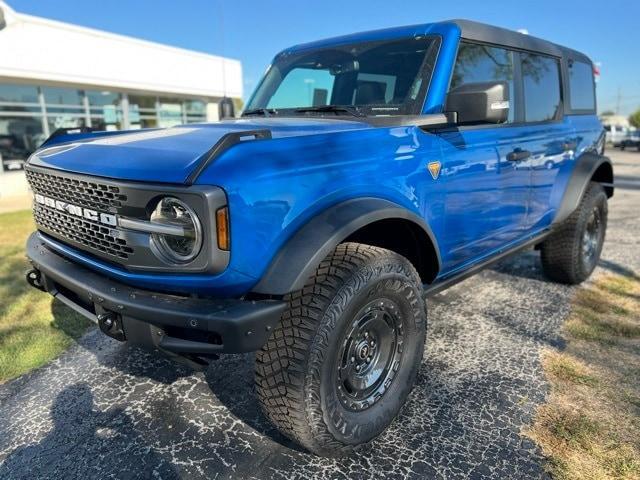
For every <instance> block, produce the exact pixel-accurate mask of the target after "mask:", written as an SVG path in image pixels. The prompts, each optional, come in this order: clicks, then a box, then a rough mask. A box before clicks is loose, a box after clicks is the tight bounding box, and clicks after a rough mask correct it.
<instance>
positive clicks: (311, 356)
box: [255, 243, 426, 456]
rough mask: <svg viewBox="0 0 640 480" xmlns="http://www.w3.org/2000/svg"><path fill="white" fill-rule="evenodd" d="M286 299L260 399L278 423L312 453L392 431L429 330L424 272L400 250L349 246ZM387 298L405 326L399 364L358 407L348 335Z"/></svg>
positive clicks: (264, 363)
mask: <svg viewBox="0 0 640 480" xmlns="http://www.w3.org/2000/svg"><path fill="white" fill-rule="evenodd" d="M378 299H380V302H378ZM374 300H375V302H374ZM286 301H287V302H288V303H289V306H288V309H287V310H286V311H285V313H284V314H283V316H282V318H281V320H280V323H279V325H278V326H277V327H276V328H275V329H274V331H273V333H272V335H271V337H270V338H269V340H268V341H267V343H266V344H265V345H264V347H263V348H262V349H261V350H259V351H258V352H257V354H256V363H255V380H256V391H257V395H258V399H259V401H260V404H261V406H262V409H263V411H264V413H265V414H266V416H267V417H268V418H269V419H270V420H271V422H273V424H274V425H276V427H277V428H278V429H279V430H280V431H281V432H282V433H283V434H284V435H285V436H287V437H289V438H290V439H292V440H293V441H295V442H297V443H299V444H300V445H302V446H303V447H304V448H306V449H307V450H309V451H311V452H313V453H315V454H318V455H324V456H339V455H343V454H346V453H348V452H349V451H350V450H352V449H354V448H355V447H357V446H359V445H363V444H366V443H368V442H370V441H371V440H373V439H374V438H375V437H377V436H378V435H379V434H380V433H382V432H383V431H384V430H385V429H386V428H387V426H388V425H389V424H390V423H391V422H392V420H393V419H394V417H395V416H396V415H397V414H398V412H399V410H400V408H401V407H402V405H403V404H404V402H405V400H406V398H407V396H408V394H409V392H410V391H411V388H412V387H413V384H414V383H415V379H416V376H417V372H418V368H419V366H420V363H421V359H422V352H423V350H424V340H425V331H426V307H425V302H424V298H423V291H422V284H421V281H420V277H419V276H418V274H417V272H416V271H415V269H414V268H413V266H412V265H411V263H410V262H409V261H408V260H407V259H406V258H404V257H402V256H401V255H398V254H396V253H394V252H391V251H389V250H385V249H382V248H377V247H372V246H369V245H363V244H358V243H344V244H341V245H338V247H336V249H335V250H334V251H333V252H332V253H331V254H329V255H328V256H327V257H326V258H325V259H324V260H323V261H322V262H321V263H320V265H319V266H318V268H317V270H316V272H315V274H314V275H313V276H312V277H311V278H310V279H309V280H308V281H307V282H306V285H305V286H304V288H303V289H302V290H299V291H296V292H293V293H291V294H289V295H287V296H286ZM383 302H386V303H385V305H391V306H392V307H393V308H392V310H393V311H395V312H397V313H398V315H397V316H396V317H394V318H397V323H396V324H395V325H401V326H399V327H396V328H398V329H399V330H403V332H402V336H401V338H402V341H401V342H396V343H395V344H394V345H396V347H394V348H395V349H391V350H393V351H394V352H398V351H400V356H399V357H394V358H393V361H392V362H390V364H393V365H396V364H397V368H396V369H394V370H395V371H394V373H393V375H394V376H393V378H392V379H391V380H390V384H389V385H388V386H386V387H385V388H386V389H385V390H384V392H383V393H381V394H379V393H377V394H376V395H381V396H378V397H377V398H376V400H374V401H373V402H372V403H371V404H370V405H369V406H368V407H366V408H364V409H361V406H359V407H358V408H357V409H356V410H353V409H351V408H349V406H350V407H353V404H350V403H349V401H347V400H345V392H344V389H343V388H342V387H340V383H339V381H340V380H339V377H340V375H341V373H340V372H341V371H342V370H340V369H339V367H337V366H336V363H338V364H339V363H340V362H341V361H342V360H341V359H342V358H343V357H344V356H345V355H344V354H343V353H341V351H342V350H343V349H345V348H346V347H345V345H347V344H349V345H351V343H352V342H351V340H346V339H347V338H351V337H349V332H351V331H352V330H350V329H352V328H353V324H354V323H357V320H354V319H356V318H357V317H358V315H360V313H362V312H363V309H366V310H365V311H364V312H365V314H367V312H369V311H370V310H371V308H372V307H370V305H372V303H373V304H374V307H373V308H383V307H382V303H383ZM378 304H379V305H380V307H376V305H378ZM384 308H387V307H386V306H385V307H384ZM390 308H391V307H390ZM376 315H377V313H376ZM382 316H384V314H382ZM348 342H349V343H348ZM365 343H366V342H365ZM380 343H381V344H382V342H380ZM400 343H401V345H400V347H399V348H398V347H397V345H398V344H400ZM380 351H382V348H380ZM396 354H397V353H396ZM378 357H381V355H378ZM349 358H350V359H353V358H354V357H350V356H349ZM349 361H350V360H349ZM365 367H367V365H365ZM383 383H384V384H386V383H387V382H386V381H385V382H383ZM345 405H347V406H345Z"/></svg>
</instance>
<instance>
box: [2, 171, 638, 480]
mask: <svg viewBox="0 0 640 480" xmlns="http://www.w3.org/2000/svg"><path fill="white" fill-rule="evenodd" d="M634 169H635V170H634ZM628 170H633V171H632V172H631V173H637V172H639V171H640V162H638V166H633V167H629V168H628ZM636 176H638V175H636ZM638 198H640V195H639V194H638V193H637V192H633V191H629V190H625V191H621V192H619V193H616V196H615V197H614V199H613V201H612V202H611V206H610V228H609V232H608V239H607V243H606V246H605V250H604V254H603V260H602V262H601V265H600V267H599V269H598V272H604V271H608V272H614V273H625V272H626V273H627V274H637V272H639V271H640V270H639V268H640V258H638V254H637V252H638V248H635V249H634V248H629V246H628V245H634V246H637V245H638V243H639V241H638V238H640V235H638V234H639V233H640V225H639V222H638V216H637V214H636V211H635V209H636V205H637V201H638ZM574 292H575V288H572V287H567V286H563V285H557V284H553V283H550V282H548V281H547V280H545V278H544V277H543V275H542V273H541V267H540V261H539V258H538V255H537V253H535V252H527V253H524V254H521V255H519V256H517V257H514V258H511V259H508V260H506V261H503V262H501V263H500V264H498V265H497V266H495V267H493V268H492V269H490V270H487V271H485V272H483V273H481V274H479V275H477V276H475V277H473V278H471V279H469V280H466V281H465V282H463V283H461V284H459V285H457V286H455V287H453V288H451V289H449V290H447V291H445V292H443V293H441V294H439V295H437V296H435V297H434V298H432V299H430V300H429V329H428V336H427V343H426V346H425V356H424V360H423V362H422V365H421V368H420V371H419V375H418V380H417V384H416V387H415V389H414V390H413V392H412V393H411V395H410V397H409V399H408V402H407V405H406V406H405V408H404V409H403V410H402V412H401V413H400V415H399V416H398V418H397V419H396V421H395V422H394V423H393V425H392V426H391V427H390V428H389V429H388V431H387V432H385V433H384V434H383V435H382V436H381V437H380V438H379V439H378V440H377V441H375V442H374V444H373V445H372V447H370V448H369V449H367V450H364V451H362V452H359V453H357V454H354V455H352V456H350V457H347V458H342V459H327V458H320V457H315V456H313V455H310V454H308V453H305V452H303V451H301V450H300V449H299V448H298V447H296V446H295V445H294V444H292V443H291V442H289V441H287V440H286V439H285V438H283V437H282V436H281V435H279V433H278V432H277V431H276V430H275V429H274V428H273V427H272V426H271V425H270V424H269V423H268V422H267V420H266V419H265V418H264V417H263V416H262V414H261V413H260V411H259V409H258V405H257V401H256V398H255V396H254V392H253V355H229V356H225V357H223V358H222V359H220V360H219V361H217V362H214V363H213V364H212V365H211V366H210V367H209V368H208V369H207V370H206V371H205V372H200V373H193V372H192V371H190V370H189V369H187V368H185V367H182V366H180V365H177V364H175V363H172V362H171V361H169V360H166V359H163V358H159V357H156V356H154V355H152V354H149V353H146V352H144V351H141V350H138V349H135V348H130V347H127V346H126V345H122V344H120V343H118V342H116V341H114V340H111V339H109V338H107V337H105V336H104V335H103V334H102V333H101V332H100V331H98V330H97V329H94V330H92V331H90V332H89V333H88V334H87V335H85V336H84V337H83V338H82V339H81V340H80V341H79V342H78V343H77V344H76V345H74V346H73V347H72V348H71V349H70V350H68V351H67V352H66V353H64V354H63V355H62V356H61V357H59V358H58V359H56V360H54V361H53V362H51V363H50V364H48V365H46V366H44V367H43V368H40V369H38V370H36V371H34V372H32V373H30V374H27V375H25V376H23V377H21V378H19V379H16V380H14V381H12V382H9V383H7V384H5V385H0V478H3V479H22V478H25V479H26V478H34V477H35V478H63V479H70V478H178V477H187V478H214V479H217V478H219V479H223V478H232V477H234V478H235V477H242V478H255V479H262V478H282V479H297V478H300V479H303V478H304V479H306V478H331V479H357V478H425V477H426V478H523V477H526V478H544V477H545V475H546V474H545V472H544V468H543V460H544V459H543V457H542V454H541V452H540V451H539V449H538V448H537V447H536V445H535V444H533V443H532V442H531V441H529V440H528V439H527V438H524V437H522V436H521V435H520V431H521V429H522V427H523V426H526V425H528V424H529V423H530V421H531V419H532V416H533V414H534V413H535V408H536V406H537V405H539V404H540V403H542V402H544V399H545V395H546V393H547V384H546V382H545V379H544V375H543V372H542V369H541V366H540V359H539V351H540V348H541V347H542V346H547V345H551V346H562V338H561V336H560V333H559V332H560V326H561V325H562V322H563V321H564V320H565V319H566V317H567V315H568V314H569V301H570V299H571V297H572V295H573V293H574Z"/></svg>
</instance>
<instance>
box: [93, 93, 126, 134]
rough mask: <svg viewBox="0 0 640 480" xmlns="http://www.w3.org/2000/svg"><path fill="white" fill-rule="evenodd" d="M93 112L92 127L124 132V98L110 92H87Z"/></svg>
mask: <svg viewBox="0 0 640 480" xmlns="http://www.w3.org/2000/svg"><path fill="white" fill-rule="evenodd" d="M86 94H87V98H88V100H89V108H90V111H91V126H92V127H94V128H98V129H101V130H122V129H123V128H124V123H123V117H122V103H121V102H122V97H121V95H120V94H119V93H116V92H109V91H93V90H87V92H86Z"/></svg>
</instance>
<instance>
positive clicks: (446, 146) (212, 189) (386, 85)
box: [26, 20, 613, 455]
mask: <svg viewBox="0 0 640 480" xmlns="http://www.w3.org/2000/svg"><path fill="white" fill-rule="evenodd" d="M595 112H596V100H595V88H594V77H593V65H592V62H591V60H589V58H587V57H586V56H585V55H583V54H582V53H579V52H576V51H574V50H570V49H568V48H564V47H561V46H558V45H555V44H553V43H549V42H547V41H544V40H540V39H537V38H534V37H531V36H527V35H523V34H520V33H515V32H511V31H508V30H504V29H501V28H496V27H492V26H487V25H482V24H478V23H474V22H469V21H463V20H460V21H458V20H454V21H447V22H442V23H431V24H426V25H416V26H409V27H402V28H394V29H388V30H380V31H374V32H366V33H360V34H355V35H348V36H343V37H339V38H333V39H329V40H323V41H319V42H314V43H309V44H304V45H298V46H295V47H292V48H289V49H287V50H285V51H283V52H281V53H279V54H278V55H277V56H276V57H275V58H274V60H273V62H272V64H271V66H270V67H269V68H268V70H267V72H266V74H265V75H264V78H263V79H262V81H261V82H260V84H259V85H258V87H257V88H256V90H255V92H254V94H253V96H252V97H251V99H250V101H249V102H248V104H247V108H246V109H245V111H244V113H243V115H242V118H239V119H233V120H225V121H221V122H217V123H208V124H195V125H184V126H179V127H174V128H169V129H152V130H142V131H129V132H93V131H89V130H88V129H83V130H80V131H64V130H63V131H58V132H56V133H55V134H54V135H53V136H52V137H51V138H50V139H48V140H47V141H46V142H45V144H44V145H43V146H42V147H41V148H40V149H39V150H38V151H36V152H35V153H34V154H33V155H32V156H31V158H30V159H29V161H28V163H27V165H26V175H27V178H28V180H29V183H30V185H31V188H32V189H33V192H34V204H33V213H34V217H35V221H36V224H37V232H34V233H33V234H32V235H31V237H30V238H29V241H28V245H27V252H28V256H29V258H30V259H31V262H32V264H33V269H32V270H30V271H29V272H28V273H27V281H28V282H29V283H30V284H31V285H33V286H34V287H36V288H39V289H41V290H44V291H47V292H49V293H50V294H52V295H54V296H55V297H56V298H58V299H59V300H60V301H62V302H64V303H65V304H67V305H69V306H70V307H71V308H73V309H75V310H77V311H79V312H81V313H82V314H84V315H86V316H87V317H89V318H91V319H94V320H95V321H97V323H98V325H99V327H100V329H101V330H102V331H103V332H104V333H105V334H107V335H109V336H111V337H113V338H116V339H118V340H123V341H125V340H126V341H129V342H130V343H132V344H137V345H140V346H144V347H148V348H151V349H154V350H157V351H160V352H163V353H165V354H167V355H170V356H172V357H174V358H176V359H179V360H182V361H185V362H188V363H190V364H191V365H194V366H205V365H207V364H208V362H209V361H210V360H212V359H215V358H216V357H217V356H218V355H219V354H223V353H239V352H251V351H256V352H257V353H256V359H255V380H256V383H255V384H256V391H257V395H258V397H259V400H260V403H261V405H262V406H263V408H264V411H265V413H266V415H267V416H268V417H269V418H270V419H271V421H272V422H273V423H274V424H275V425H276V426H277V427H278V428H279V429H280V430H281V431H282V432H283V433H284V434H285V435H287V436H288V437H290V438H291V439H293V440H295V441H297V442H299V443H300V444H301V445H303V446H304V447H305V448H307V449H308V450H310V451H312V452H315V453H317V454H322V455H336V454H340V453H344V452H347V451H349V450H350V449H353V448H354V447H356V446H357V445H361V444H364V443H367V442H369V441H370V440H372V439H373V438H375V437H376V436H377V435H379V434H380V433H381V432H382V431H383V430H384V429H385V428H386V427H387V426H388V425H389V424H390V422H391V421H392V420H393V418H394V417H395V416H396V414H397V413H398V411H399V410H400V408H401V406H402V404H403V403H404V401H405V399H406V398H407V395H408V394H409V391H410V390H411V388H412V386H413V384H414V381H415V378H416V374H417V370H418V368H419V367H420V363H421V358H422V353H423V350H424V341H425V329H426V324H427V310H426V306H425V298H426V297H428V296H429V295H430V294H433V293H436V292H438V291H441V290H442V289H444V288H447V287H448V286H450V285H452V284H454V283H456V282H458V281H460V280H462V279H464V278H466V277H468V276H469V275H471V274H473V273H476V272H478V271H479V270H481V269H482V268H484V267H486V266H488V265H490V264H492V263H493V262H496V261H497V260H500V259H502V258H503V257H505V256H506V255H509V254H512V253H514V252H517V251H519V250H522V249H524V248H528V247H534V248H536V249H537V250H539V251H540V253H541V258H542V267H543V269H544V271H545V273H546V274H547V275H548V277H549V278H550V279H552V280H554V281H558V282H563V283H567V284H577V283H580V282H582V281H583V280H585V279H586V278H587V277H588V276H589V275H590V274H591V272H592V271H593V269H594V268H595V266H596V263H597V262H598V258H599V256H600V252H601V249H602V245H603V241H604V237H605V229H606V224H607V199H608V198H610V197H611V196H612V195H613V184H612V182H613V169H612V165H611V162H610V161H609V159H607V158H606V157H604V156H602V155H601V152H602V146H603V142H604V130H603V127H602V125H601V124H600V122H599V120H598V118H597V116H596V113H595Z"/></svg>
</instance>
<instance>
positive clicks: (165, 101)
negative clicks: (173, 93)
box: [158, 97, 184, 128]
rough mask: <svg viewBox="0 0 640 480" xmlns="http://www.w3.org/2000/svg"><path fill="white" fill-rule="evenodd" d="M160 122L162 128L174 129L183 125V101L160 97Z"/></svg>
mask: <svg viewBox="0 0 640 480" xmlns="http://www.w3.org/2000/svg"><path fill="white" fill-rule="evenodd" d="M158 121H159V127H160V128H168V127H174V126H176V125H181V124H182V123H184V122H183V118H182V100H181V99H179V98H167V97H160V98H159V104H158Z"/></svg>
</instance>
